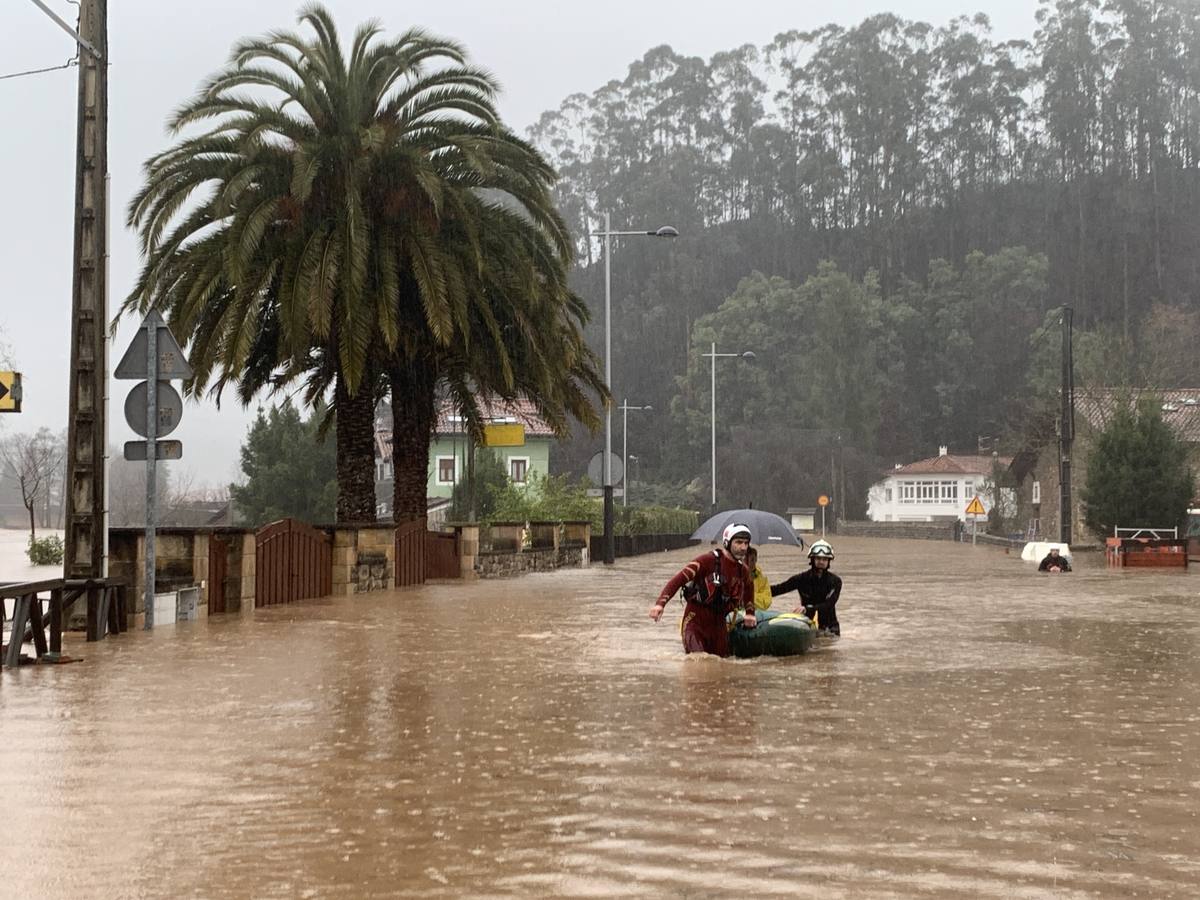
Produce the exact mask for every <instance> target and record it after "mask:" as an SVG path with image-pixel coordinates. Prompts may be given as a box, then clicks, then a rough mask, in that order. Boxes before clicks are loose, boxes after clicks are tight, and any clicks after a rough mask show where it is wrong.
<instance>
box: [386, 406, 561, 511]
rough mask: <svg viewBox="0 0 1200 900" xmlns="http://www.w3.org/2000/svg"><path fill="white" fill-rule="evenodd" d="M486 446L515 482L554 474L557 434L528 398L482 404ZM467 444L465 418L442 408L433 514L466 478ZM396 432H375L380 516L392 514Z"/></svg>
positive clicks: (433, 453) (434, 449)
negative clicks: (553, 445)
mask: <svg viewBox="0 0 1200 900" xmlns="http://www.w3.org/2000/svg"><path fill="white" fill-rule="evenodd" d="M480 408H481V409H482V411H483V414H484V421H485V428H484V430H485V432H486V438H487V441H486V443H487V446H488V447H490V448H491V449H492V451H493V452H494V453H495V454H496V455H497V456H498V457H499V459H500V461H501V463H502V464H503V466H504V471H505V472H507V473H508V477H509V480H510V481H512V482H513V483H514V484H525V483H527V482H528V481H529V476H530V475H531V474H532V473H534V472H537V473H539V474H541V475H549V474H550V445H551V443H553V441H554V439H555V438H554V432H553V431H552V430H551V428H550V426H549V425H547V424H546V422H545V421H544V420H543V419H542V418H541V416H539V415H538V413H537V409H536V408H535V407H534V405H533V404H532V403H530V402H529V401H528V400H524V399H522V400H517V401H514V402H512V403H509V402H507V401H502V400H497V401H494V402H490V401H484V402H482V403H481V404H480ZM467 452H468V441H467V435H466V430H465V428H464V426H463V417H462V416H461V415H460V414H459V412H458V410H457V409H456V408H455V407H454V406H453V404H451V403H450V402H448V401H447V402H444V403H443V404H442V405H441V406H440V408H439V409H438V418H437V425H436V426H435V428H434V434H433V441H432V442H431V444H430V447H429V474H428V480H427V485H428V486H427V487H426V489H425V496H426V497H427V498H428V499H429V507H430V510H431V511H432V510H434V509H436V508H437V507H439V506H442V505H444V504H445V502H447V501H449V499H450V495H451V494H452V493H453V491H454V485H456V484H457V483H458V482H460V481H461V480H462V479H463V478H465V477H466V472H467ZM393 471H394V469H393V462H392V434H391V431H390V429H388V428H386V427H384V426H382V425H380V426H377V427H376V432H375V487H376V492H375V493H376V498H377V507H378V508H377V513H378V514H379V515H380V516H383V517H386V516H390V515H391V503H392V476H393Z"/></svg>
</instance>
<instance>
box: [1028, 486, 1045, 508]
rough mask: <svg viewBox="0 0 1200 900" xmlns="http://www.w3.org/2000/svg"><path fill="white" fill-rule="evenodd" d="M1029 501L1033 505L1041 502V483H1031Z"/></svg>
mask: <svg viewBox="0 0 1200 900" xmlns="http://www.w3.org/2000/svg"><path fill="white" fill-rule="evenodd" d="M1029 499H1030V501H1031V502H1033V503H1041V502H1042V483H1041V482H1040V481H1035V482H1034V483H1033V491H1032V493H1031V495H1030V498H1029Z"/></svg>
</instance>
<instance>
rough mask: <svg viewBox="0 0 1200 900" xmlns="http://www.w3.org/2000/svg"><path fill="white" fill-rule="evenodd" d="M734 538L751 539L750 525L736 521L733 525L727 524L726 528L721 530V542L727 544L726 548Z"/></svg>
mask: <svg viewBox="0 0 1200 900" xmlns="http://www.w3.org/2000/svg"><path fill="white" fill-rule="evenodd" d="M734 538H745V539H746V540H750V526H749V525H740V524H738V523H737V522H734V523H733V524H731V525H726V526H725V530H724V531H722V532H721V543H722V544H724V545H725V549H726V550H728V549H729V544H730V543H731V542H732V541H733V539H734Z"/></svg>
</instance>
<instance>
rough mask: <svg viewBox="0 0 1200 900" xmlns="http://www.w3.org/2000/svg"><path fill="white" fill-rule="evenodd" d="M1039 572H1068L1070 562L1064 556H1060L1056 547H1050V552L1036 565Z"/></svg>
mask: <svg viewBox="0 0 1200 900" xmlns="http://www.w3.org/2000/svg"><path fill="white" fill-rule="evenodd" d="M1038 571H1039V572H1070V571H1071V561H1070V560H1069V559H1067V558H1066V557H1065V556H1060V555H1059V552H1058V548H1057V547H1051V548H1050V552H1049V553H1047V554H1046V556H1045V558H1044V559H1043V560H1042V561H1041V563H1040V564H1039V565H1038Z"/></svg>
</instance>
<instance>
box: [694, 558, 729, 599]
mask: <svg viewBox="0 0 1200 900" xmlns="http://www.w3.org/2000/svg"><path fill="white" fill-rule="evenodd" d="M712 554H713V558H714V559H716V561H717V570H716V571H715V572H713V573H712V574H711V575H708V576H705V577H704V578H698V579H696V578H694V579H692V580H691V581H689V582H688V583H687V584H685V585H684V586H683V599H684V600H686V601H687V602H689V603H696V604H699V605H700V606H717V605H718V604H720V605H722V606H724V605H725V604H726V603H728V602H729V600H728V598H727V597H726V594H725V590H724V588H723V587H722V584H723V582H722V579H721V551H720V550H714V551H713V552H712ZM709 582H711V583H712V587H711V590H710V587H709Z"/></svg>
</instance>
